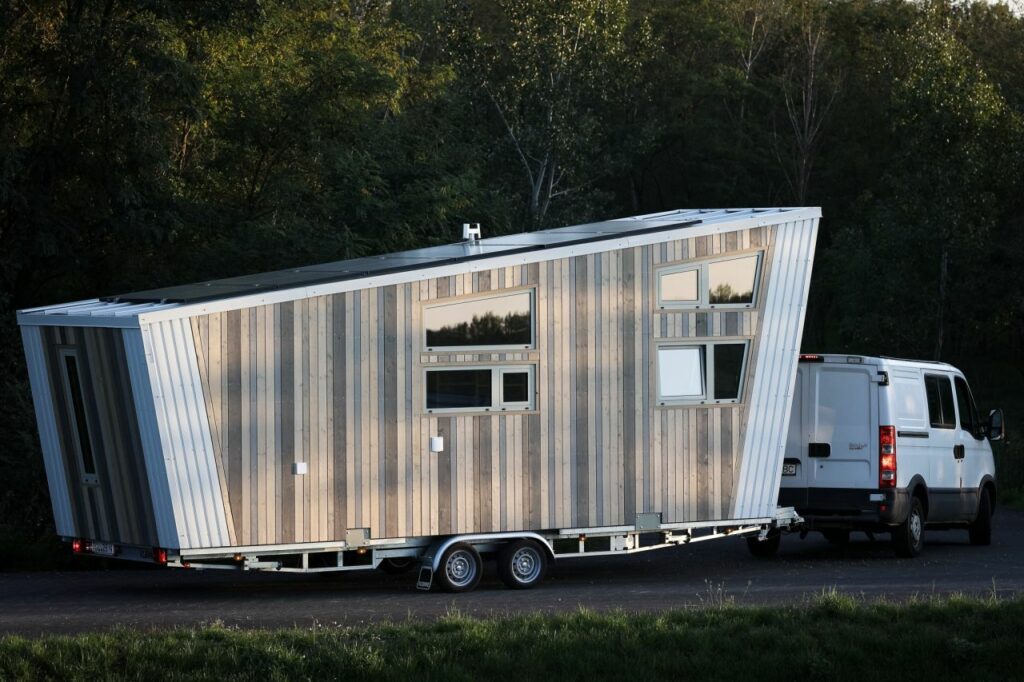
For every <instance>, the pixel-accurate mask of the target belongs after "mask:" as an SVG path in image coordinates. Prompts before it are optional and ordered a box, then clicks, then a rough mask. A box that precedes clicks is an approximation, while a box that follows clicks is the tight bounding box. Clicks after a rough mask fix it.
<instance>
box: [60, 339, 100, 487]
mask: <svg viewBox="0 0 1024 682" xmlns="http://www.w3.org/2000/svg"><path fill="white" fill-rule="evenodd" d="M60 358H61V364H62V365H63V367H62V370H63V372H64V395H65V401H66V404H67V405H68V407H69V408H70V409H71V415H70V416H71V421H72V429H73V430H74V432H75V433H74V447H75V449H76V450H77V452H78V462H79V465H80V466H81V474H82V483H89V484H94V483H98V482H99V477H98V476H97V475H96V458H95V456H94V455H93V449H92V439H91V438H90V436H89V420H88V418H87V417H86V414H85V395H84V394H83V393H82V377H81V375H80V374H79V373H78V356H77V355H76V354H75V351H73V350H71V349H63V350H61V352H60Z"/></svg>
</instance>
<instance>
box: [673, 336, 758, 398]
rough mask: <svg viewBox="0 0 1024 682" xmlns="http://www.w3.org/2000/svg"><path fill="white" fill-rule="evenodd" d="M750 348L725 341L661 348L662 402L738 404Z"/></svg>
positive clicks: (745, 342)
mask: <svg viewBox="0 0 1024 682" xmlns="http://www.w3.org/2000/svg"><path fill="white" fill-rule="evenodd" d="M748 346H749V342H747V341H741V342H736V341H729V342H724V341H723V342H711V343H702V344H687V345H665V346H661V347H659V348H658V400H659V402H660V403H661V404H662V405H667V404H677V403H705V402H738V401H739V400H740V398H741V397H742V394H743V373H744V368H745V366H746V357H747V348H748ZM709 386H710V387H711V393H710V395H709V393H708V387H709Z"/></svg>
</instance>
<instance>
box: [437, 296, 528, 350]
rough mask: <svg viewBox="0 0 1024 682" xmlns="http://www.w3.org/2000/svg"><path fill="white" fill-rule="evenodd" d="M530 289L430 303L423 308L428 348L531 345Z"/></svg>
mask: <svg viewBox="0 0 1024 682" xmlns="http://www.w3.org/2000/svg"><path fill="white" fill-rule="evenodd" d="M534 317H535V316H534V312H533V291H515V292H512V293H507V294H500V295H497V296H486V297H479V298H472V299H468V300H461V301H454V302H451V303H440V304H437V305H430V306H427V307H424V309H423V325H424V327H425V329H426V339H425V342H424V346H425V348H426V349H427V350H428V351H437V350H448V349H458V350H467V349H491V348H532V347H533V340H534V338H535V334H534Z"/></svg>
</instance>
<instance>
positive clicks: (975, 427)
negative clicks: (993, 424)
mask: <svg viewBox="0 0 1024 682" xmlns="http://www.w3.org/2000/svg"><path fill="white" fill-rule="evenodd" d="M960 386H963V387H964V392H963V396H964V403H965V404H966V405H967V409H968V410H969V411H970V414H969V415H967V416H968V417H969V419H970V421H971V423H970V425H969V427H967V426H965V425H964V415H963V414H961V413H960V408H961V405H960V396H961V393H960ZM953 392H954V395H953V403H954V404H955V405H956V412H957V420H956V421H957V425H958V426H959V427H960V430H961V431H966V432H967V433H969V434H971V436H972V437H973V438H974V440H984V439H985V429H984V426H983V425H982V422H981V415H980V414H978V406H977V404H976V403H975V402H974V394H973V393H971V387H970V385H969V384H968V383H967V379H965V378H964V377H962V376H958V375H953Z"/></svg>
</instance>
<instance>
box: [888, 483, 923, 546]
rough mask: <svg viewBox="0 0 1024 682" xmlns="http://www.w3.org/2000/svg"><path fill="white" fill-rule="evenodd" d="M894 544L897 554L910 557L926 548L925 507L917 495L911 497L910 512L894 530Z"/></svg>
mask: <svg viewBox="0 0 1024 682" xmlns="http://www.w3.org/2000/svg"><path fill="white" fill-rule="evenodd" d="M892 545H893V549H894V550H895V551H896V556H898V557H903V558H905V559H910V558H913V557H916V556H919V555H920V554H921V550H922V549H924V507H923V506H921V500H920V498H917V497H912V498H910V512H909V513H908V514H907V518H906V520H905V521H903V523H901V524H900V525H898V526H897V527H896V528H894V529H893V531H892Z"/></svg>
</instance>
